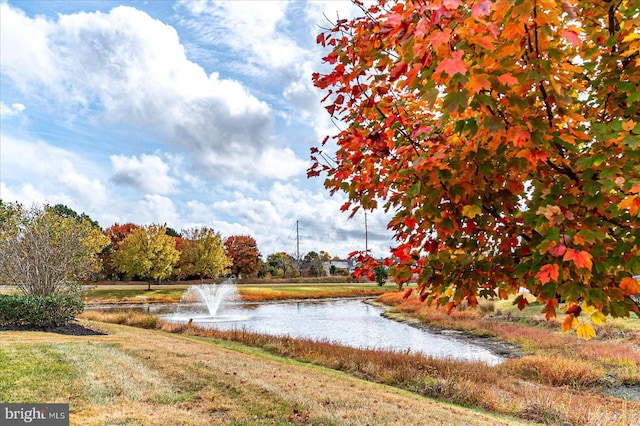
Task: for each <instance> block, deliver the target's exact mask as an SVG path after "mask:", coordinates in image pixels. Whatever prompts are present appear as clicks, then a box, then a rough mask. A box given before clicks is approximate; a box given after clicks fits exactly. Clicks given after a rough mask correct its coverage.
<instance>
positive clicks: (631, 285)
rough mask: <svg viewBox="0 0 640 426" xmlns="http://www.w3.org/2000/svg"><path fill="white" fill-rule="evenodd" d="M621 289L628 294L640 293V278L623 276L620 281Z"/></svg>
mask: <svg viewBox="0 0 640 426" xmlns="http://www.w3.org/2000/svg"><path fill="white" fill-rule="evenodd" d="M620 290H622V291H624V294H625V295H626V296H635V295H636V294H638V293H640V280H638V279H637V278H632V277H626V278H623V279H622V281H620Z"/></svg>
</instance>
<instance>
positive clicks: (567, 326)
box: [562, 315, 573, 333]
mask: <svg viewBox="0 0 640 426" xmlns="http://www.w3.org/2000/svg"><path fill="white" fill-rule="evenodd" d="M572 327H573V315H567V316H566V317H564V321H562V331H564V332H565V333H566V332H567V331H569V330H571V328H572Z"/></svg>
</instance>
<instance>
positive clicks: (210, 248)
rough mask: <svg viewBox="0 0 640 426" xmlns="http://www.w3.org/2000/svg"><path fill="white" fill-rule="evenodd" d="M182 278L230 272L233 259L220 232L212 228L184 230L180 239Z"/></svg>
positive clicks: (215, 275)
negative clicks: (227, 251) (229, 255)
mask: <svg viewBox="0 0 640 426" xmlns="http://www.w3.org/2000/svg"><path fill="white" fill-rule="evenodd" d="M179 241H180V243H179V250H180V262H179V267H178V270H179V272H178V275H179V276H180V277H181V278H188V277H198V278H200V279H201V280H203V279H205V278H218V277H219V276H220V275H222V274H226V273H228V272H229V270H230V269H229V268H230V267H231V264H232V263H231V259H229V257H228V256H227V253H226V250H225V248H224V245H223V243H222V238H221V237H220V233H218V232H215V231H214V230H213V229H211V228H207V227H202V228H192V229H186V230H183V231H182V239H181V240H179Z"/></svg>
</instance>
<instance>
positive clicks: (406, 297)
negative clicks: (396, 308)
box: [402, 288, 413, 299]
mask: <svg viewBox="0 0 640 426" xmlns="http://www.w3.org/2000/svg"><path fill="white" fill-rule="evenodd" d="M411 293H413V289H412V288H409V289H407V291H405V292H404V295H403V296H402V298H403V299H408V298H409V296H411Z"/></svg>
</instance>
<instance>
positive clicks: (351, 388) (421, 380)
mask: <svg viewBox="0 0 640 426" xmlns="http://www.w3.org/2000/svg"><path fill="white" fill-rule="evenodd" d="M145 289H146V285H142V286H138V287H131V286H130V285H127V286H105V287H97V288H95V289H94V290H93V293H92V295H93V296H92V297H93V300H94V301H95V302H96V303H97V302H104V301H116V302H122V301H130V300H134V301H138V302H139V301H145V299H142V298H143V297H150V296H153V297H155V298H156V300H157V301H161V300H164V299H163V298H165V299H169V300H173V301H177V300H179V298H180V296H181V295H182V292H183V291H184V290H185V289H186V286H158V287H156V286H153V289H152V291H151V292H148V291H145ZM372 290H373V291H378V292H381V291H385V290H386V293H384V294H383V295H381V296H380V297H379V298H378V299H377V300H378V303H383V304H385V305H388V307H389V311H388V315H389V316H391V317H393V318H395V319H397V320H400V321H411V322H412V323H414V324H415V325H417V326H425V327H431V328H434V329H450V330H459V331H461V332H463V333H464V335H467V336H475V338H476V339H480V340H481V341H483V342H502V343H507V344H510V345H512V347H513V348H515V352H516V353H517V354H518V356H515V357H513V358H509V359H507V360H506V361H505V362H503V363H502V364H500V365H497V366H487V365H485V364H482V363H470V362H464V361H453V360H443V359H435V358H429V357H423V356H421V355H412V354H392V353H385V352H382V351H369V350H358V349H353V348H346V347H341V346H338V345H334V344H330V343H328V342H313V341H308V340H304V339H292V338H287V337H274V336H264V335H257V334H253V333H249V332H246V331H244V330H238V331H230V332H221V331H216V330H204V329H199V328H197V327H194V326H192V325H191V324H170V323H166V322H164V321H162V320H160V319H158V318H156V317H153V316H149V315H144V314H134V313H130V312H124V311H123V312H112V313H108V314H105V313H98V312H86V313H84V314H82V317H83V318H84V319H83V320H82V321H94V322H91V324H94V325H95V324H99V325H98V327H100V328H104V329H105V331H108V332H109V335H107V336H91V337H86V336H85V337H72V336H59V335H54V334H47V333H31V332H23V333H19V332H0V401H7V402H9V401H16V402H18V401H20V402H22V401H34V402H35V401H42V400H44V399H47V398H49V400H48V401H47V402H66V401H71V402H72V412H73V413H74V414H73V417H72V419H73V421H77V423H76V424H232V425H233V424H238V425H244V424H247V425H249V424H323V425H332V424H336V425H342V424H349V425H360V424H362V425H364V424H381V425H382V424H390V423H396V422H398V423H399V424H453V425H455V424H473V425H476V424H518V422H521V421H524V422H526V421H530V422H534V423H541V424H562V423H563V422H569V423H571V424H572V425H573V426H581V425H585V426H586V425H630V426H637V425H640V421H638V419H640V367H639V366H640V320H639V319H638V318H637V317H633V318H625V319H608V321H607V323H606V324H604V325H602V326H600V327H598V329H597V331H598V336H597V337H596V338H594V339H591V340H590V341H588V342H586V341H584V340H581V339H578V338H577V337H576V336H575V334H565V333H562V332H561V327H560V323H559V321H561V320H562V318H561V316H562V314H561V313H560V312H559V316H560V318H559V320H552V321H546V320H545V319H544V318H543V317H542V316H541V312H540V311H541V306H540V305H539V304H537V302H535V300H534V299H533V298H531V299H530V304H529V306H527V308H526V309H525V310H524V311H519V310H518V309H517V308H516V307H514V306H513V304H512V302H511V301H509V300H508V301H490V302H482V303H481V306H480V307H479V309H475V310H470V309H467V310H454V311H453V312H452V314H451V315H447V314H446V313H445V312H444V311H443V310H441V309H434V308H430V307H427V306H425V305H424V304H423V303H420V302H419V300H418V299H417V298H415V297H410V298H409V299H407V300H405V299H403V297H402V295H403V292H398V291H394V290H395V288H394V287H391V286H387V287H384V288H380V287H378V286H376V285H375V284H344V285H340V284H338V285H336V284H305V285H300V284H295V285H293V284H292V285H287V284H284V285H283V284H277V285H255V286H254V285H246V286H241V287H239V291H240V294H241V296H242V297H243V299H245V300H278V299H292V298H315V297H344V296H359V295H363V294H367V293H366V292H368V291H372ZM146 300H149V299H146ZM95 321H97V322H95ZM114 323H115V324H124V325H129V326H133V327H137V328H131V327H123V326H120V325H114ZM232 360H233V362H235V361H236V360H240V361H238V362H239V364H238V363H236V364H233V365H231V364H229V363H231V362H232ZM363 380H366V382H365V381H363ZM53 381H55V383H53V384H50V383H49V382H53ZM389 386H391V387H392V388H393V389H392V388H390V387H389ZM380 392H381V393H380ZM429 398H432V399H429ZM434 400H438V401H439V402H435V401H434ZM443 402H444V403H445V404H442V403H443ZM446 403H451V404H456V405H453V406H451V405H447V404H446ZM461 406H464V407H467V408H461ZM474 410H475V411H474ZM478 410H482V412H484V413H487V412H489V413H495V414H496V415H501V416H511V417H499V418H495V417H494V418H490V417H486V414H480V413H479V412H478ZM513 418H518V419H520V420H513ZM161 419H162V421H161ZM165 419H169V421H168V422H164V421H165Z"/></svg>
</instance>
